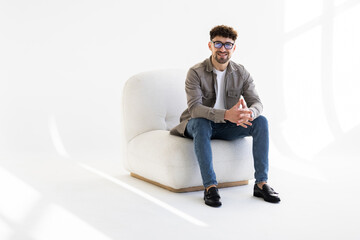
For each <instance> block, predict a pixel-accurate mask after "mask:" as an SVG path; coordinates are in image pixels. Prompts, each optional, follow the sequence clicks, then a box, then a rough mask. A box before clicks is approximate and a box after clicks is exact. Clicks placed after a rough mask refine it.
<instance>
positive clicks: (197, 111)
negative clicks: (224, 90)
mask: <svg viewBox="0 0 360 240" xmlns="http://www.w3.org/2000/svg"><path fill="white" fill-rule="evenodd" d="M200 83H201V79H200V77H199V75H198V74H197V73H196V71H195V70H194V69H190V70H189V71H188V74H187V77H186V82H185V92H186V96H187V105H188V111H189V113H190V115H191V118H206V119H209V120H211V121H213V122H215V123H224V122H225V120H224V117H225V111H226V110H225V109H214V108H212V107H209V106H205V105H203V102H202V90H201V85H200Z"/></svg>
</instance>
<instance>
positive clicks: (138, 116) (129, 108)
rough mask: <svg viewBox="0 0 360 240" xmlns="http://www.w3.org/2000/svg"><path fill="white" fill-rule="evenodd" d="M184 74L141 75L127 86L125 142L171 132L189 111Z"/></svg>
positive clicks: (130, 80) (173, 71) (168, 70)
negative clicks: (160, 131) (142, 136)
mask: <svg viewBox="0 0 360 240" xmlns="http://www.w3.org/2000/svg"><path fill="white" fill-rule="evenodd" d="M185 78H186V71H185V70H180V69H178V70H175V69H166V70H157V71H150V72H144V73H139V74H137V75H135V76H133V77H131V78H130V79H129V80H127V82H126V83H125V86H124V90H123V121H124V122H123V123H124V127H125V135H126V140H127V142H129V141H130V140H131V139H133V138H134V137H136V136H137V135H139V134H142V133H144V132H148V131H152V130H170V129H171V128H173V127H174V126H176V125H177V124H179V119H180V115H181V113H182V112H183V111H184V110H185V109H186V107H187V104H186V94H185Z"/></svg>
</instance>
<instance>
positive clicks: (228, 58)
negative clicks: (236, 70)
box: [214, 52, 230, 64]
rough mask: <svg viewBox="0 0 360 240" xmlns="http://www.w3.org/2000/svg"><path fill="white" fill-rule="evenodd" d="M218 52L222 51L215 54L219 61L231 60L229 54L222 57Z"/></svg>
mask: <svg viewBox="0 0 360 240" xmlns="http://www.w3.org/2000/svg"><path fill="white" fill-rule="evenodd" d="M218 53H220V52H216V53H215V56H214V58H215V60H216V61H217V62H218V63H220V64H224V63H227V62H228V61H229V60H230V57H229V54H226V56H225V57H221V56H220V55H219V54H218Z"/></svg>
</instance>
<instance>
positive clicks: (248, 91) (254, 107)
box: [242, 68, 263, 119]
mask: <svg viewBox="0 0 360 240" xmlns="http://www.w3.org/2000/svg"><path fill="white" fill-rule="evenodd" d="M243 79H244V87H243V93H242V95H243V96H244V99H245V102H246V104H247V106H248V108H249V109H250V110H251V111H252V113H253V114H252V118H253V119H255V118H257V117H258V116H260V114H261V113H262V111H263V105H262V103H261V100H260V97H259V94H258V93H257V91H256V89H255V84H254V80H253V79H252V77H251V76H250V73H249V72H248V71H246V69H245V68H244V69H243Z"/></svg>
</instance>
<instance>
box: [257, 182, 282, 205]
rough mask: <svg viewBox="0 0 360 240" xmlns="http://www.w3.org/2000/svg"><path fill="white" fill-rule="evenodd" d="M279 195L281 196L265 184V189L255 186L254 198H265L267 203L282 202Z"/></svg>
mask: <svg viewBox="0 0 360 240" xmlns="http://www.w3.org/2000/svg"><path fill="white" fill-rule="evenodd" d="M278 195H279V194H278V193H277V192H275V191H274V189H272V188H271V187H270V186H269V185H267V184H264V186H263V189H260V188H259V187H258V185H257V184H255V186H254V196H255V197H260V198H263V199H264V200H265V201H266V202H271V203H278V202H280V198H279V196H278Z"/></svg>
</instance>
